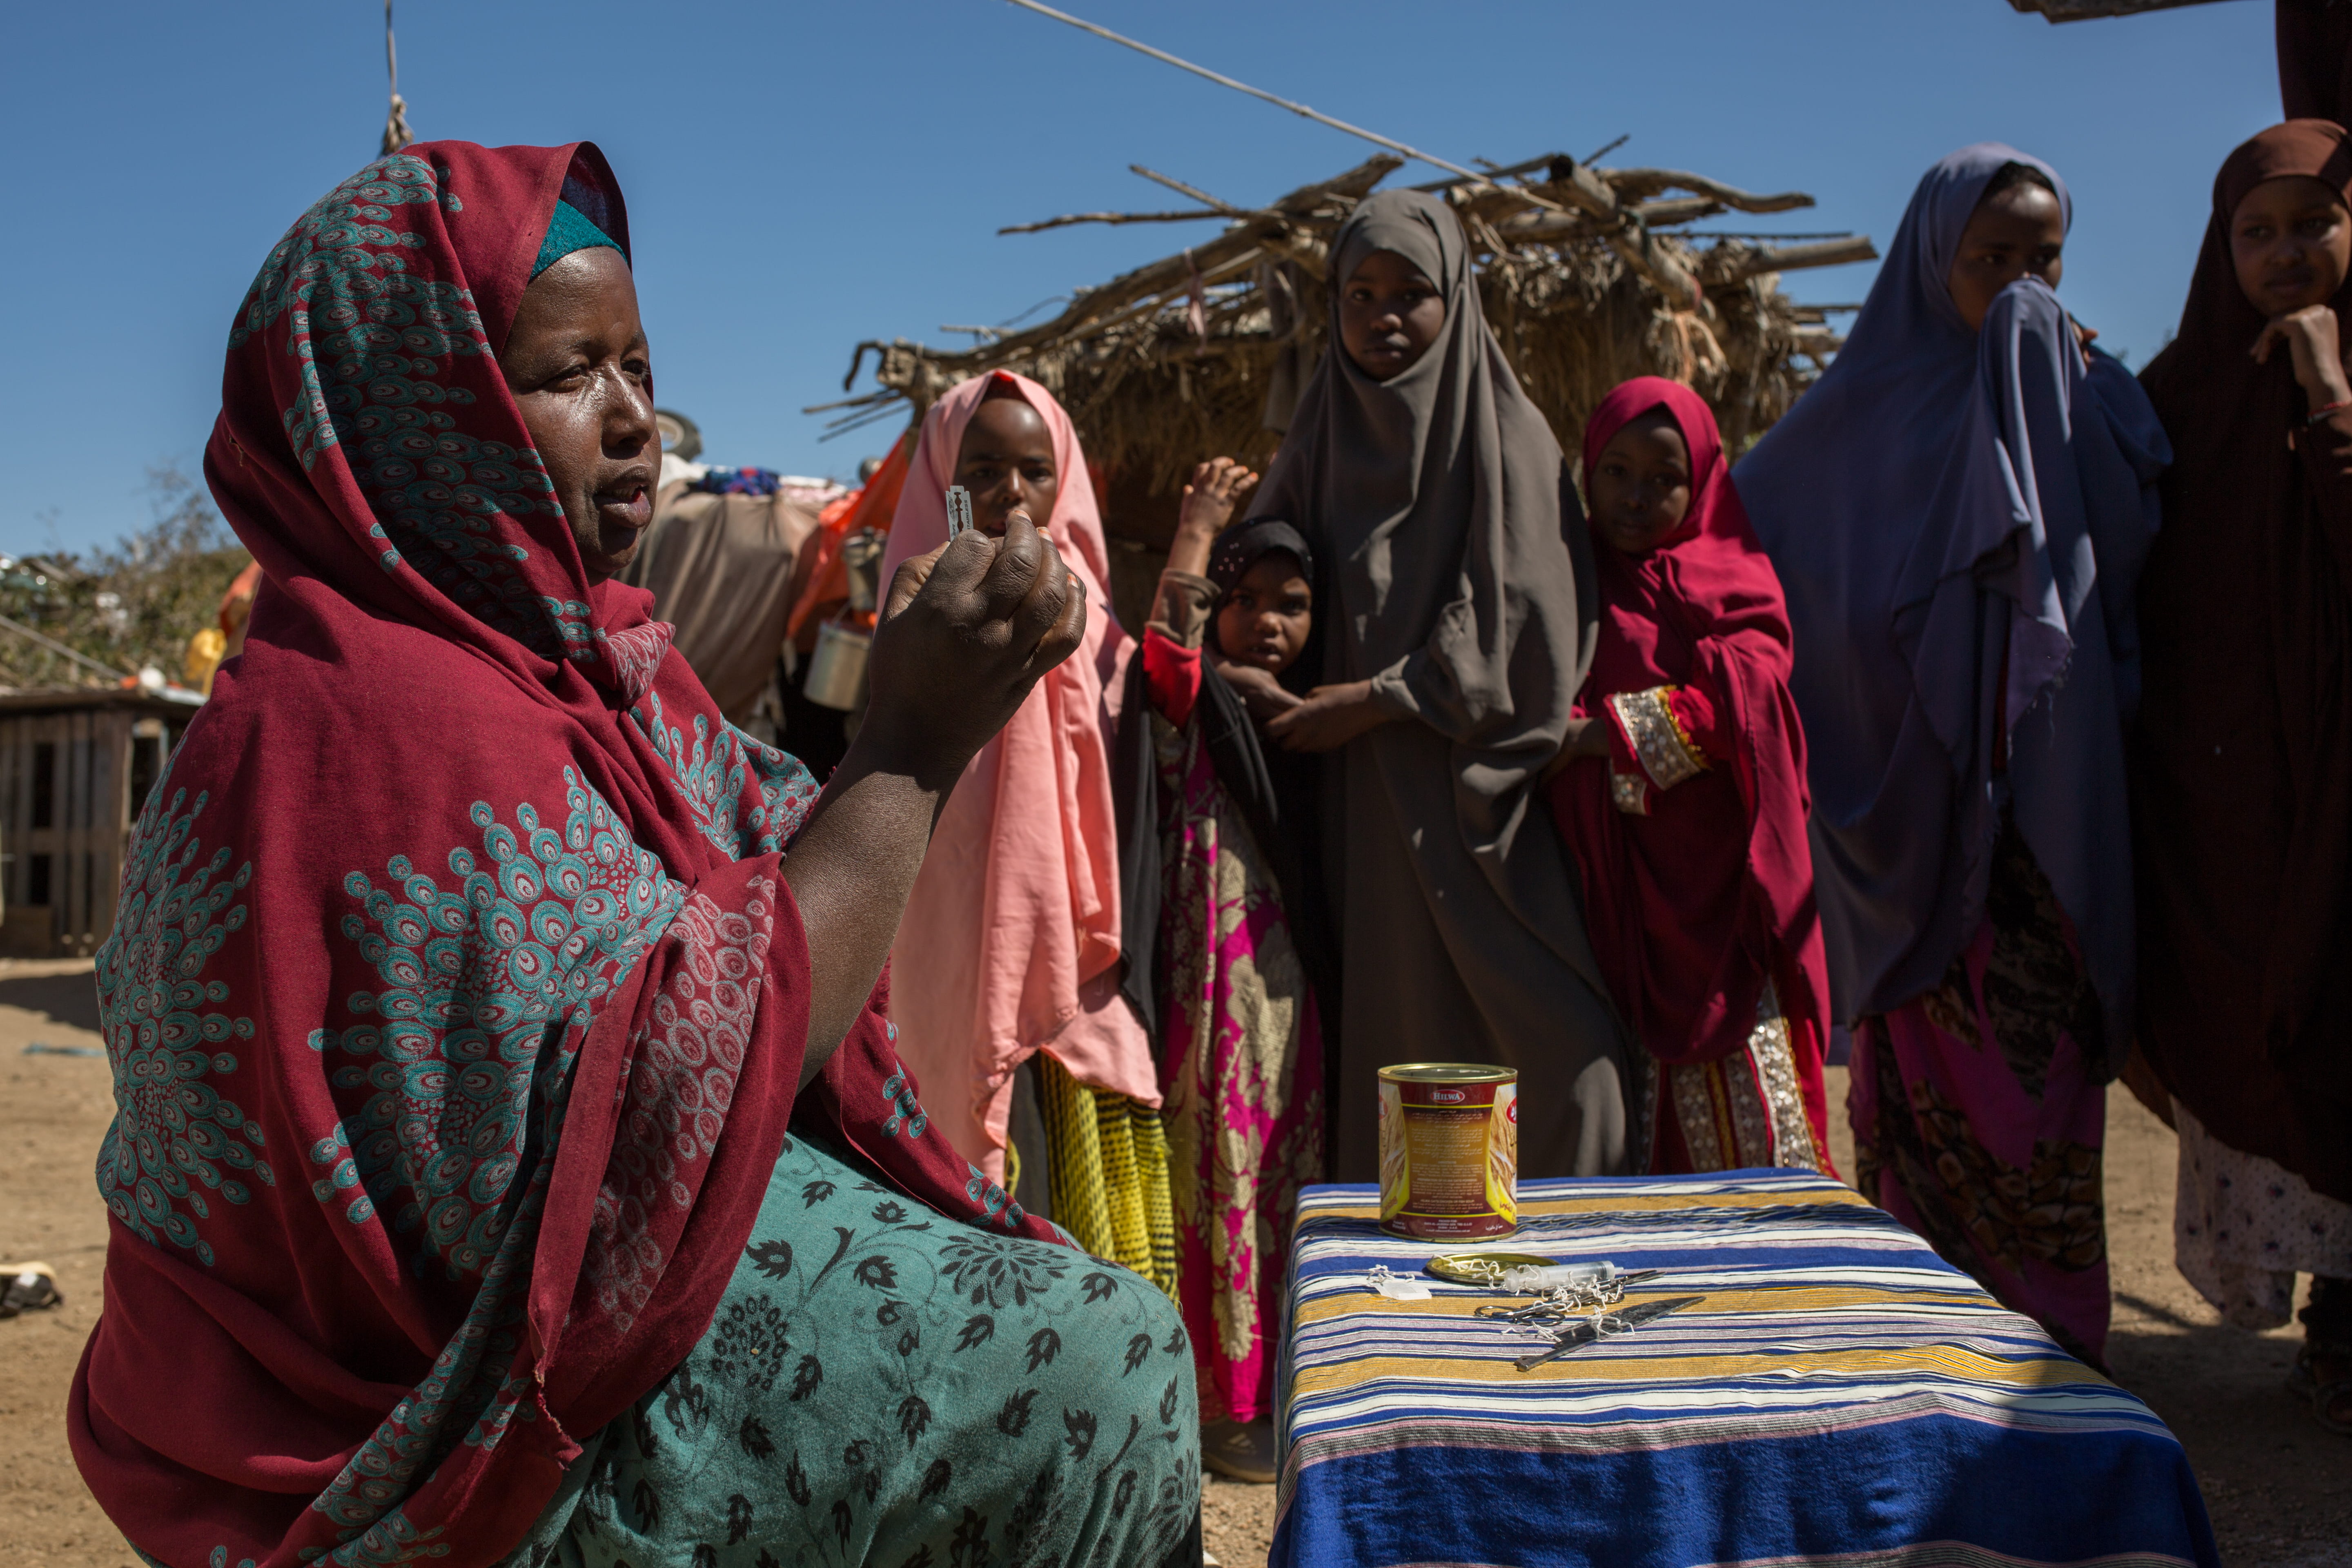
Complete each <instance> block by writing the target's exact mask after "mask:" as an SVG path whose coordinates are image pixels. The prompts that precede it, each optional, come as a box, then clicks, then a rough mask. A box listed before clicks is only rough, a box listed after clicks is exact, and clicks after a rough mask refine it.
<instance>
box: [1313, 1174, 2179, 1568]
mask: <svg viewBox="0 0 2352 1568" xmlns="http://www.w3.org/2000/svg"><path fill="white" fill-rule="evenodd" d="M1519 1192H1520V1199H1521V1204H1522V1215H1521V1219H1522V1224H1521V1226H1520V1230H1519V1234H1518V1235H1517V1236H1516V1237H1510V1238H1507V1239H1506V1240H1502V1241H1495V1242H1486V1243H1483V1244H1477V1245H1473V1246H1465V1245H1461V1244H1453V1245H1444V1244H1433V1243H1427V1242H1413V1241H1406V1240H1402V1239H1400V1238H1397V1237H1390V1236H1387V1235H1385V1234H1384V1233H1382V1232H1381V1229H1380V1228H1379V1226H1378V1225H1377V1224H1376V1223H1375V1219H1376V1215H1378V1212H1379V1202H1378V1194H1377V1192H1376V1190H1375V1189H1373V1188H1371V1187H1370V1186H1320V1187H1310V1188H1308V1189H1307V1192H1306V1194H1304V1195H1303V1197H1302V1199H1301V1202H1300V1209H1299V1219H1298V1226H1297V1237H1296V1244H1295V1246H1294V1247H1293V1251H1292V1258H1291V1265H1290V1276H1289V1284H1288V1289H1287V1290H1286V1303H1285V1306H1286V1311H1285V1324H1286V1332H1285V1342H1284V1347H1283V1359H1282V1364H1281V1370H1280V1373H1279V1374H1278V1376H1279V1383H1278V1384H1277V1386H1278V1388H1279V1389H1280V1390H1281V1398H1280V1401H1279V1403H1280V1406H1281V1433H1280V1451H1281V1452H1282V1454H1283V1455H1284V1461H1283V1467H1282V1474H1281V1482H1280V1488H1281V1489H1280V1491H1279V1493H1278V1495H1277V1499H1276V1510H1277V1512H1276V1529H1275V1537H1274V1548H1273V1552H1272V1554H1271V1557H1270V1559H1269V1564H1270V1568H1290V1565H1296V1568H1353V1565H1357V1564H1364V1565H1370V1564H1406V1563H1411V1564H1437V1563H1464V1564H1474V1563H1475V1564H1508V1565H1509V1568H1553V1565H1555V1564H1558V1565H1567V1564H1580V1565H1581V1564H1607V1565H1610V1568H1620V1565H1622V1568H1692V1565H1694V1564H1732V1563H1741V1564H1763V1563H1795V1562H1811V1563H1820V1562H1834V1563H1841V1564H1847V1565H1851V1568H2013V1565H2017V1564H2028V1563H2031V1564H2040V1563H2077V1564H2082V1563H2096V1564H2098V1565H2099V1568H2158V1565H2170V1564H2176V1563H2198V1564H2218V1563H2219V1558H2218V1557H2217V1556H2216V1554H2215V1552H2214V1548H2213V1536H2212V1531H2211V1529H2210V1526H2209V1525H2208V1523H2207V1521H2206V1517H2205V1505H2204V1500H2203V1499H2202V1497H2201V1496H2200V1494H2199V1492H2198V1489H2197V1480H2196V1478H2195V1476H2194V1475H2192V1474H2191V1473H2190V1470H2189V1461H2188V1458H2187V1457H2186V1456H2185V1455H2184V1454H2183V1453H2182V1452H2181V1449H2180V1444H2179V1440H2178V1439H2176V1438H2175V1437H2174V1436H2172V1434H2171V1432H2170V1431H2169V1430H2168V1429H2167V1428H2166V1426H2165V1425H2164V1423H2163V1422H2161V1421H2159V1420H2158V1419H2157V1417H2156V1415H2154V1413H2153V1412H2151V1411H2150V1410H2149V1409H2148V1408H2147V1405H2143V1404H2141V1403H2140V1401H2139V1400H2138V1399H2137V1398H2135V1397H2134V1396H2132V1395H2131V1394H2127V1393H2126V1392H2125V1391H2124V1390H2122V1389H2120V1388H2117V1387H2116V1385H2115V1384H2111V1383H2109V1382H2108V1381H2107V1380H2106V1379H2105V1378H2103V1377H2101V1376H2100V1375H2099V1374H2098V1373H2095V1372H2093V1371H2092V1370H2091V1369H2090V1368H2089V1367H2087V1366H2085V1365H2084V1364H2083V1363H2080V1362H2077V1361H2075V1360H2074V1359H2073V1358H2071V1357H2069V1356H2068V1355H2066V1354H2065V1352H2063V1351H2061V1350H2060V1349H2059V1348H2058V1347H2057V1345H2056V1344H2055V1343H2054V1342H2053V1341H2052V1340H2051V1338H2050V1336H2049V1335H2048V1334H2046V1333H2044V1332H2043V1331H2042V1330H2041V1328H2040V1327H2038V1326H2037V1325H2036V1324H2035V1323H2033V1321H2032V1320H2030V1319H2027V1318H2024V1317H2021V1316H2019V1315H2018V1314H2016V1313H2014V1312H2011V1311H2009V1310H2006V1309H2004V1308H2002V1307H2001V1306H2000V1305H1999V1304H1998V1303H1997V1302H1995V1301H1994V1300H1993V1299H1992V1298H1991V1297H1990V1296H1989V1295H1987V1294H1986V1293H1985V1292H1984V1291H1983V1290H1982V1289H1979V1287H1978V1286H1977V1284H1976V1283H1975V1281H1973V1280H1972V1279H1969V1277H1968V1276H1967V1275H1965V1274H1963V1273H1961V1272H1959V1271H1958V1269H1955V1268H1952V1267H1950V1266H1949V1265H1948V1264H1946V1263H1945V1262H1944V1261H1943V1260H1942V1259H1941V1258H1937V1256H1936V1255H1935V1253H1934V1252H1933V1251H1931V1250H1930V1249H1929V1248H1928V1247H1927V1244H1926V1243H1925V1242H1923V1241H1921V1240H1920V1239H1919V1238H1918V1237H1916V1236H1914V1235H1912V1234H1911V1232H1909V1231H1908V1230H1906V1229H1905V1228H1904V1227H1903V1226H1901V1225H1899V1224H1897V1223H1896V1222H1895V1220H1894V1219H1893V1218H1892V1217H1891V1216H1889V1215H1886V1214H1885V1213H1883V1212H1881V1211H1880V1210H1878V1209H1875V1208H1873V1207H1871V1206H1870V1205H1868V1204H1866V1203H1864V1201H1863V1200H1862V1198H1861V1197H1860V1196H1859V1195H1858V1194H1855V1193H1853V1191H1851V1190H1850V1189H1848V1188H1846V1187H1844V1186H1842V1185H1840V1184H1837V1183H1836V1182H1833V1181H1832V1180H1830V1179H1828V1178H1827V1177H1823V1176H1820V1175H1816V1174H1814V1173H1811V1172H1792V1171H1733V1172H1725V1173H1716V1174H1711V1175H1706V1176H1664V1177H1634V1178H1604V1179H1591V1180H1559V1181H1538V1182H1525V1183H1522V1184H1520V1189H1519ZM1472 1251H1520V1252H1535V1253H1540V1254H1543V1255H1545V1256H1548V1257H1552V1258H1559V1259H1561V1260H1563V1261H1565V1260H1570V1259H1578V1258H1608V1259H1610V1260H1612V1261H1613V1262H1615V1263H1616V1264H1617V1265H1618V1266H1619V1267H1620V1268H1658V1269H1662V1270H1664V1272H1663V1273H1662V1274H1661V1275H1660V1277H1659V1278H1657V1279H1652V1280H1648V1281H1645V1282H1643V1284H1641V1285H1638V1286H1636V1287H1635V1288H1634V1289H1633V1291H1632V1293H1631V1294H1630V1295H1629V1297H1628V1300H1643V1299H1644V1298H1647V1297H1653V1296H1683V1295H1691V1294H1702V1295H1704V1296H1705V1297H1706V1300H1704V1301H1702V1302H1701V1303H1699V1304H1698V1305H1696V1306H1695V1307H1691V1308H1688V1309H1685V1310H1682V1311H1679V1312H1676V1313H1674V1314H1672V1315H1670V1316H1667V1317H1664V1318H1661V1319H1658V1320H1656V1321H1654V1322H1652V1323H1649V1324H1647V1325H1644V1326H1643V1327H1642V1328H1640V1329H1638V1330H1636V1331H1633V1332H1631V1333H1626V1334H1622V1335H1615V1336H1612V1337H1609V1338H1606V1339H1603V1340H1602V1341H1601V1342H1599V1343H1596V1344H1592V1345H1588V1346H1586V1347H1585V1348H1583V1349H1581V1350H1579V1351H1576V1352H1572V1353H1570V1354H1569V1355H1566V1356H1562V1357H1560V1358H1559V1359H1558V1360H1556V1361H1553V1362H1551V1363H1549V1364H1547V1365H1545V1366H1542V1367H1539V1368H1537V1369H1536V1370H1534V1371H1532V1372H1528V1373H1521V1372H1518V1371H1517V1370H1516V1369H1515V1368H1514V1367H1513V1366H1512V1364H1511V1363H1513V1361H1515V1360H1516V1359H1517V1358H1518V1357H1520V1356H1522V1355H1525V1354H1527V1353H1528V1351H1529V1350H1530V1348H1536V1349H1540V1348H1543V1342H1540V1341H1537V1340H1532V1339H1529V1338H1528V1337H1525V1336H1524V1335H1515V1334H1513V1333H1512V1332H1510V1331H1508V1330H1507V1328H1506V1326H1504V1325H1502V1324H1500V1323H1497V1322H1495V1321H1492V1320H1482V1319H1479V1318H1477V1317H1475V1316H1474V1315H1473V1312H1474V1310H1475V1308H1476V1307H1477V1306H1478V1305H1479V1304H1480V1303H1482V1302H1491V1301H1496V1300H1502V1298H1500V1297H1497V1296H1496V1295H1494V1294H1492V1293H1489V1292H1481V1291H1478V1290H1475V1289H1472V1288H1470V1287H1466V1286H1455V1285H1449V1284H1446V1283H1444V1281H1441V1280H1435V1279H1429V1278H1428V1277H1427V1276H1425V1275H1421V1274H1420V1272H1419V1270H1420V1268H1421V1265H1422V1264H1423V1262H1424V1261H1425V1260H1426V1259H1427V1258H1430V1257H1431V1256H1432V1255H1433V1254H1435V1253H1438V1252H1472ZM1375 1264H1385V1265H1386V1266H1387V1267H1388V1268H1390V1269H1391V1271H1392V1272H1394V1273H1397V1274H1401V1275H1409V1276H1412V1277H1414V1278H1416V1279H1420V1280H1421V1281H1422V1282H1423V1283H1425V1284H1427V1285H1428V1286H1429V1287H1430V1288H1431V1289H1433V1291H1434V1292H1435V1294H1434V1295H1433V1297H1432V1298H1431V1299H1430V1300H1410V1301H1402V1300H1389V1299H1387V1298H1385V1297H1383V1296H1381V1295H1378V1294H1374V1293H1373V1292H1372V1291H1371V1290H1370V1289H1369V1288H1368V1287H1367V1285H1366V1276H1367V1273H1368V1271H1369V1270H1370V1268H1371V1267H1372V1266H1373V1265H1375Z"/></svg>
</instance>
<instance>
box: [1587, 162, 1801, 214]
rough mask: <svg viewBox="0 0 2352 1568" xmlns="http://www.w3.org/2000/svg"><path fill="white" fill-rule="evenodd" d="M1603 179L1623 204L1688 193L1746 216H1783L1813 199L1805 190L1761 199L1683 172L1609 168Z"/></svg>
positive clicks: (1702, 175)
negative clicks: (1666, 193)
mask: <svg viewBox="0 0 2352 1568" xmlns="http://www.w3.org/2000/svg"><path fill="white" fill-rule="evenodd" d="M1601 178H1602V179H1604V180H1606V181H1607V182H1608V183H1609V187H1610V189H1612V190H1613V191H1615V192H1616V193H1617V198H1618V199H1619V200H1620V201H1629V202H1631V201H1640V200H1641V199H1642V198H1643V197H1644V196H1654V195H1658V194H1659V193H1660V192H1663V191H1688V192H1689V193H1690V194H1691V195H1695V196H1705V197H1706V198H1707V199H1708V200H1709V201H1717V202H1721V203H1722V204H1723V205H1725V206H1727V207H1731V208H1734V209H1736V210H1738V211H1739V212H1744V213H1784V212H1789V211H1790V210H1792V209H1794V208H1797V207H1809V206H1811V205H1813V198H1812V197H1811V196H1809V195H1805V194H1804V193H1803V192H1802V191H1783V192H1781V193H1780V195H1771V196H1759V195H1751V194H1750V193H1748V192H1747V191H1743V190H1741V189H1739V188H1738V186H1737V185H1727V184H1724V183H1723V182H1722V181H1720V180H1710V179H1708V178H1707V177H1706V175H1704V174H1685V173H1683V172H1682V171H1681V170H1680V169H1607V170H1603V171H1602V172H1601Z"/></svg>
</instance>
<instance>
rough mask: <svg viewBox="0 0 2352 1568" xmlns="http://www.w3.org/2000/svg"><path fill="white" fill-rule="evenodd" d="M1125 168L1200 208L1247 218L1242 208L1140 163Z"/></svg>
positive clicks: (1229, 215)
mask: <svg viewBox="0 0 2352 1568" xmlns="http://www.w3.org/2000/svg"><path fill="white" fill-rule="evenodd" d="M1127 167H1128V170H1129V173H1131V174H1140V175H1142V176H1143V177H1144V178H1145V179H1147V180H1150V181H1151V182H1153V183H1154V184H1162V185H1165V186H1167V187H1168V188H1169V189H1170V190H1171V191H1173V192H1175V193H1176V194H1177V195H1180V196H1190V197H1192V199H1193V200H1194V201H1196V202H1198V203H1200V204H1201V205H1202V206H1204V207H1210V208H1213V209H1214V210H1215V211H1217V212H1219V213H1222V214H1223V215H1224V216H1226V217H1246V216H1249V215H1248V214H1247V213H1246V212H1245V211H1244V210H1243V209H1242V208H1240V207H1237V206H1234V205H1232V204H1231V203H1229V202H1221V201H1219V200H1218V199H1217V198H1216V197H1214V196H1213V195H1210V194H1209V193H1208V192H1206V191H1202V190H1195V189H1194V188H1193V187H1192V186H1191V185H1188V184H1185V183H1184V182H1183V181H1181V180H1171V179H1170V178H1169V177H1168V176H1167V175H1165V174H1160V173H1158V172H1157V171H1155V170H1151V169H1147V168H1145V167H1144V166H1143V165H1142V164H1140V163H1129V165H1128V166H1127Z"/></svg>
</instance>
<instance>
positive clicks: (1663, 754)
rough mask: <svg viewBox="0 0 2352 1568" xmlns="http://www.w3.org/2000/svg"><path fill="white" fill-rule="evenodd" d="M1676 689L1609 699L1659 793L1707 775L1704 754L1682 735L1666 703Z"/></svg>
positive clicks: (1622, 694) (1657, 688)
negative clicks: (1659, 790) (1701, 775)
mask: <svg viewBox="0 0 2352 1568" xmlns="http://www.w3.org/2000/svg"><path fill="white" fill-rule="evenodd" d="M1677 689H1678V688H1676V687H1672V686H1654V687H1652V688H1650V689H1649V690H1647V691H1621V692H1619V693H1617V694H1616V695H1615V696H1613V697H1612V698H1610V699H1609V707H1610V710H1611V711H1612V712H1614V713H1615V714H1616V715H1617V721H1618V723H1620V724H1622V725H1623V726H1624V728H1625V738H1626V739H1627V740H1628V741H1630V742H1633V755H1634V757H1635V758H1636V759H1638V760H1639V761H1640V763H1641V764H1642V771H1643V773H1648V774H1649V775H1650V782H1651V783H1652V784H1655V785H1657V786H1658V787H1659V788H1660V789H1672V788H1674V787H1675V785H1676V784H1681V783H1682V782H1683V781H1684V780H1685V779H1694V778H1696V777H1697V776H1698V775H1699V774H1701V773H1705V772H1706V753H1705V752H1701V751H1700V750H1699V749H1698V748H1697V747H1696V746H1695V745H1693V744H1692V743H1691V738H1690V737H1689V736H1688V735H1686V734H1685V733H1684V732H1683V727H1682V725H1681V723H1680V722H1679V721H1676V720H1675V710H1674V706H1673V704H1671V703H1670V702H1668V701H1667V700H1666V699H1667V698H1669V697H1671V696H1673V695H1674V694H1675V691H1676V690H1677Z"/></svg>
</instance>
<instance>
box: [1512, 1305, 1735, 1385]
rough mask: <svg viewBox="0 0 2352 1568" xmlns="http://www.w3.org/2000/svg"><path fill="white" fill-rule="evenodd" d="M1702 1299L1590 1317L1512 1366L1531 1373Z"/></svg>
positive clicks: (1573, 1324)
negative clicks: (1545, 1349) (1544, 1349)
mask: <svg viewBox="0 0 2352 1568" xmlns="http://www.w3.org/2000/svg"><path fill="white" fill-rule="evenodd" d="M1704 1300H1706V1297H1704V1296H1669V1297H1667V1298H1666V1299H1665V1300H1663V1301H1641V1302H1637V1303H1635V1304H1634V1305H1633V1306H1631V1307H1627V1308H1624V1309H1622V1310H1618V1311H1611V1312H1600V1313H1596V1314H1595V1315H1594V1316H1593V1317H1591V1318H1587V1319H1584V1320H1582V1321H1579V1322H1576V1323H1571V1324H1570V1325H1569V1326H1568V1327H1567V1328H1566V1329H1563V1330H1562V1331H1560V1334H1559V1338H1558V1339H1555V1340H1554V1341H1552V1343H1551V1349H1549V1350H1548V1351H1538V1352H1536V1353H1535V1354H1534V1355H1530V1356H1521V1357H1520V1358H1519V1359H1518V1360H1517V1361H1515V1362H1513V1363H1511V1364H1512V1365H1513V1366H1516V1367H1517V1368H1518V1369H1519V1370H1520V1371H1521V1372H1533V1371H1534V1370H1535V1369H1536V1368H1537V1367H1539V1366H1541V1365H1543V1363H1546V1362H1548V1361H1557V1360H1558V1359H1559V1357H1561V1356H1564V1355H1566V1354H1567V1353H1568V1352H1570V1351H1573V1350H1581V1349H1583V1348H1584V1347H1585V1346H1586V1345H1589V1344H1591V1342H1593V1341H1595V1340H1597V1339H1600V1338H1601V1337H1602V1336H1603V1335H1604V1334H1621V1333H1627V1332H1630V1331H1633V1330H1634V1329H1638V1328H1640V1327H1641V1326H1642V1325H1643V1323H1647V1322H1652V1321H1655V1320H1657V1319H1659V1318H1663V1317H1664V1316H1665V1315H1666V1314H1667V1313H1668V1312H1679V1311H1681V1310H1683V1309H1684V1308H1685V1307H1695V1306H1696V1305H1697V1304H1698V1303H1699V1302H1701V1301H1704Z"/></svg>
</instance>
